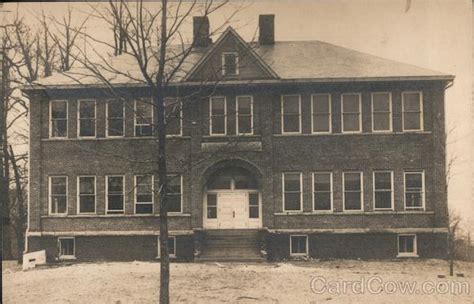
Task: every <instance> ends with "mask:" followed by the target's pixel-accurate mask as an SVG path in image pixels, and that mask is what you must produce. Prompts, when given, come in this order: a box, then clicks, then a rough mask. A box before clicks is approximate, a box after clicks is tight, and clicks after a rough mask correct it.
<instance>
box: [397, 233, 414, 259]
mask: <svg viewBox="0 0 474 304" xmlns="http://www.w3.org/2000/svg"><path fill="white" fill-rule="evenodd" d="M397 257H418V255H417V248H416V235H415V234H399V235H398V255H397Z"/></svg>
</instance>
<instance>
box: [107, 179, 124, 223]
mask: <svg viewBox="0 0 474 304" xmlns="http://www.w3.org/2000/svg"><path fill="white" fill-rule="evenodd" d="M123 192H124V177H123V176H107V204H106V205H107V213H108V214H112V213H123V212H124V208H123V206H124V193H123Z"/></svg>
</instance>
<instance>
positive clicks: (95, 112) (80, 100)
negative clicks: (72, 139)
mask: <svg viewBox="0 0 474 304" xmlns="http://www.w3.org/2000/svg"><path fill="white" fill-rule="evenodd" d="M82 101H93V102H94V135H93V136H81V102H82ZM96 137H97V100H95V99H78V100H77V138H96Z"/></svg>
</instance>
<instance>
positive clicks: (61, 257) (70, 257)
mask: <svg viewBox="0 0 474 304" xmlns="http://www.w3.org/2000/svg"><path fill="white" fill-rule="evenodd" d="M56 260H57V261H75V260H77V258H76V257H75V256H73V255H66V256H60V257H58V258H56Z"/></svg>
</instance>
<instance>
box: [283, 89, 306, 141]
mask: <svg viewBox="0 0 474 304" xmlns="http://www.w3.org/2000/svg"><path fill="white" fill-rule="evenodd" d="M295 96H296V97H298V106H299V107H298V109H299V113H298V117H299V129H298V131H295V132H285V125H284V123H283V121H284V119H283V118H284V117H285V111H284V107H285V106H284V105H285V97H295ZM280 106H281V111H280V112H281V113H280V124H281V134H301V129H302V122H301V120H302V119H301V95H297V94H286V95H281V101H280Z"/></svg>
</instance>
